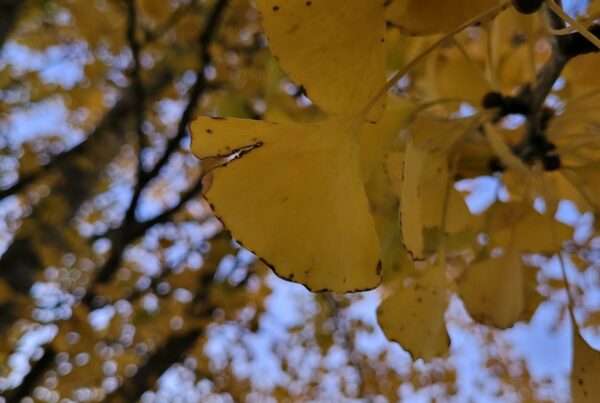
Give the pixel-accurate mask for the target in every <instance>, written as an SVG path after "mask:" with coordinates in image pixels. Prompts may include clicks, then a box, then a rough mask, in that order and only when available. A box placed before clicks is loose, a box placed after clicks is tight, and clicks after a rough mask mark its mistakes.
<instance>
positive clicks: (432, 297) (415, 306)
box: [377, 265, 450, 361]
mask: <svg viewBox="0 0 600 403" xmlns="http://www.w3.org/2000/svg"><path fill="white" fill-rule="evenodd" d="M447 304H448V297H447V292H446V277H445V274H444V271H443V269H442V268H441V267H440V266H439V265H435V266H431V267H427V268H426V269H425V270H424V272H423V273H422V274H421V275H420V276H418V277H416V278H414V279H412V280H411V281H410V282H409V284H408V285H406V286H402V285H399V286H398V287H397V288H396V289H394V290H393V291H392V294H391V295H390V296H389V297H387V298H386V299H384V300H383V302H382V303H381V305H380V306H379V309H378V310H377V318H378V320H379V325H380V326H381V328H382V329H383V331H384V333H385V335H386V336H387V337H388V339H390V340H394V341H396V342H398V343H399V344H400V345H401V346H402V348H403V349H405V350H406V351H408V352H409V353H410V354H411V355H412V357H413V358H414V359H418V358H422V359H424V360H425V361H429V360H431V359H432V358H434V357H439V356H442V355H445V354H446V353H447V352H448V349H449V346H450V339H449V337H448V333H447V331H446V325H445V321H444V313H445V312H446V307H447Z"/></svg>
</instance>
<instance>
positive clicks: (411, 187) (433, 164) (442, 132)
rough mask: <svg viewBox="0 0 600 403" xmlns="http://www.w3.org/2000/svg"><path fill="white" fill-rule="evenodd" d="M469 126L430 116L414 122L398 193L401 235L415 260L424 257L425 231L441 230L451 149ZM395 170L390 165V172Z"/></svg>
mask: <svg viewBox="0 0 600 403" xmlns="http://www.w3.org/2000/svg"><path fill="white" fill-rule="evenodd" d="M468 127H469V120H444V119H428V118H419V119H417V120H415V122H414V123H413V124H412V125H411V129H410V130H411V133H410V138H409V140H408V142H407V145H406V152H405V156H404V164H403V170H402V183H401V184H400V186H401V188H400V191H399V192H398V189H396V192H397V193H398V194H399V195H400V222H401V228H402V238H403V240H404V244H405V246H406V249H407V250H408V251H409V252H410V253H411V255H412V256H413V258H415V259H423V258H424V257H425V252H426V249H427V248H426V240H425V235H424V231H425V230H426V229H428V228H429V229H431V228H438V229H441V225H442V215H443V212H444V207H445V205H446V203H447V202H448V200H447V195H448V193H449V192H448V190H449V186H450V168H449V161H448V152H449V151H450V149H451V148H452V147H453V146H454V145H455V144H456V142H457V141H459V140H460V138H461V137H462V136H464V134H465V133H466V129H467V128H468ZM392 169H393V168H392V167H388V172H389V171H391V170H392ZM395 177H396V178H397V177H398V175H397V174H395ZM396 182H397V180H396ZM434 242H435V240H434ZM434 249H435V248H434Z"/></svg>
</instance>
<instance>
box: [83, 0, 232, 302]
mask: <svg viewBox="0 0 600 403" xmlns="http://www.w3.org/2000/svg"><path fill="white" fill-rule="evenodd" d="M226 5H227V0H219V1H218V2H217V3H216V4H215V6H214V8H213V10H212V12H211V13H210V15H209V16H208V18H207V22H206V24H205V26H204V29H203V30H202V32H201V34H200V37H199V41H198V42H199V55H198V56H199V60H198V61H199V66H198V70H197V71H196V82H195V83H194V85H193V86H192V88H191V90H190V94H189V98H188V103H187V106H186V108H185V110H184V111H183V114H182V116H181V119H180V121H179V125H178V127H177V133H176V134H175V136H174V137H173V138H172V139H171V140H169V142H168V144H167V147H166V150H165V151H164V153H163V155H162V157H161V158H160V159H159V160H158V162H157V163H156V164H155V165H154V167H153V168H152V169H151V170H150V171H146V172H145V171H140V173H139V175H138V181H137V184H136V186H135V188H134V192H133V196H132V198H131V201H130V203H129V206H128V208H127V212H126V214H125V218H124V220H123V222H122V223H121V225H120V227H119V228H117V229H116V230H114V231H111V235H112V236H111V237H110V238H111V240H112V241H113V244H112V248H111V252H110V256H109V258H108V260H107V261H106V263H105V264H104V265H103V266H102V267H101V268H100V269H99V270H98V272H97V273H98V274H97V276H96V279H95V283H98V284H102V283H106V282H108V281H109V280H110V279H111V278H112V276H113V275H114V273H115V272H116V271H117V270H118V268H119V265H120V263H121V260H122V257H123V253H124V251H125V249H126V248H127V245H129V243H130V242H131V241H133V240H134V239H136V238H137V237H139V236H141V235H142V234H143V233H145V232H146V231H147V230H148V229H149V228H151V227H153V226H154V225H157V224H159V223H162V222H165V221H167V220H168V219H170V218H171V217H172V215H173V214H174V213H175V212H176V211H177V210H179V208H180V207H181V206H182V205H183V204H185V203H186V202H187V201H189V200H191V199H192V198H193V197H195V196H197V195H199V194H200V192H201V190H202V183H201V181H197V182H196V183H195V184H194V185H193V186H192V188H190V189H189V190H188V191H187V192H186V193H184V194H183V195H182V196H181V199H180V202H179V203H178V204H177V205H176V206H174V207H173V208H171V209H168V210H166V211H165V212H163V213H162V214H160V215H158V216H157V217H155V218H153V219H151V220H148V221H146V222H141V223H140V222H138V221H137V220H136V218H135V211H136V209H137V206H138V205H139V201H140V196H141V194H142V192H143V191H144V189H145V188H146V187H147V185H148V184H149V183H150V182H151V181H152V180H153V179H154V178H156V177H157V176H158V175H159V173H160V171H161V169H162V168H163V167H164V166H165V165H166V164H167V163H168V161H169V159H170V157H171V156H172V155H173V153H174V152H175V151H176V150H177V149H178V148H179V144H180V143H181V140H182V139H183V138H184V137H185V136H186V135H187V127H188V125H189V123H190V120H191V118H192V113H193V112H194V110H195V108H196V106H197V104H198V101H199V100H200V97H201V96H202V94H203V93H204V91H205V90H206V87H207V83H206V77H205V76H204V68H205V67H206V65H207V64H209V63H210V61H211V56H210V53H209V46H210V44H211V43H212V40H213V37H214V35H215V34H216V31H217V27H218V25H219V22H220V20H221V17H222V15H223V13H224V10H225V7H226ZM92 294H93V293H92V292H90V293H88V296H86V297H85V298H84V302H86V303H90V302H91V301H92V300H93V298H94V297H93V295H92Z"/></svg>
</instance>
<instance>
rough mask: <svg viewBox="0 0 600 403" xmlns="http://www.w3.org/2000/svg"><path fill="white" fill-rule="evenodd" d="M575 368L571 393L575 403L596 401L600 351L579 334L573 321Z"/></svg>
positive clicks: (598, 388) (599, 390)
mask: <svg viewBox="0 0 600 403" xmlns="http://www.w3.org/2000/svg"><path fill="white" fill-rule="evenodd" d="M573 328H574V329H573V368H572V373H571V393H572V398H573V402H574V403H588V402H590V403H591V402H595V401H597V399H598V396H600V384H599V383H598V377H599V376H600V352H598V351H597V350H595V349H593V348H592V347H590V345H589V344H588V343H587V342H586V341H585V340H584V339H583V338H582V337H581V336H580V335H579V331H578V330H577V325H576V324H575V323H574V322H573Z"/></svg>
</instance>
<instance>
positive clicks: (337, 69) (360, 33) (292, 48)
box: [257, 0, 385, 114]
mask: <svg viewBox="0 0 600 403" xmlns="http://www.w3.org/2000/svg"><path fill="white" fill-rule="evenodd" d="M257 6H258V9H259V10H260V12H261V16H262V23H263V28H264V30H265V33H266V35H267V37H268V39H269V47H270V48H271V51H272V52H273V54H274V56H275V58H276V59H278V61H279V63H280V64H281V66H282V67H283V69H284V70H285V71H286V72H287V73H288V74H289V76H290V77H291V79H292V80H294V81H295V82H296V84H298V85H301V86H303V87H304V89H305V90H306V92H307V96H308V97H309V98H310V99H311V100H312V101H313V102H314V103H316V104H317V105H318V106H319V107H320V108H321V109H323V110H324V111H326V112H328V113H330V114H351V113H354V112H359V111H361V110H362V109H363V108H364V107H365V106H366V104H367V103H368V102H369V101H370V100H371V99H372V98H374V96H375V94H376V93H377V92H378V91H379V90H380V89H381V88H382V87H383V86H384V84H385V49H384V35H385V18H384V12H385V7H384V6H383V3H382V2H371V1H363V0H331V1H317V0H313V1H306V0H285V1H283V0H258V1H257ZM357 27H360V29H357ZM380 105H381V106H382V105H383V100H382V102H381V103H380ZM379 109H381V108H379Z"/></svg>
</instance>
